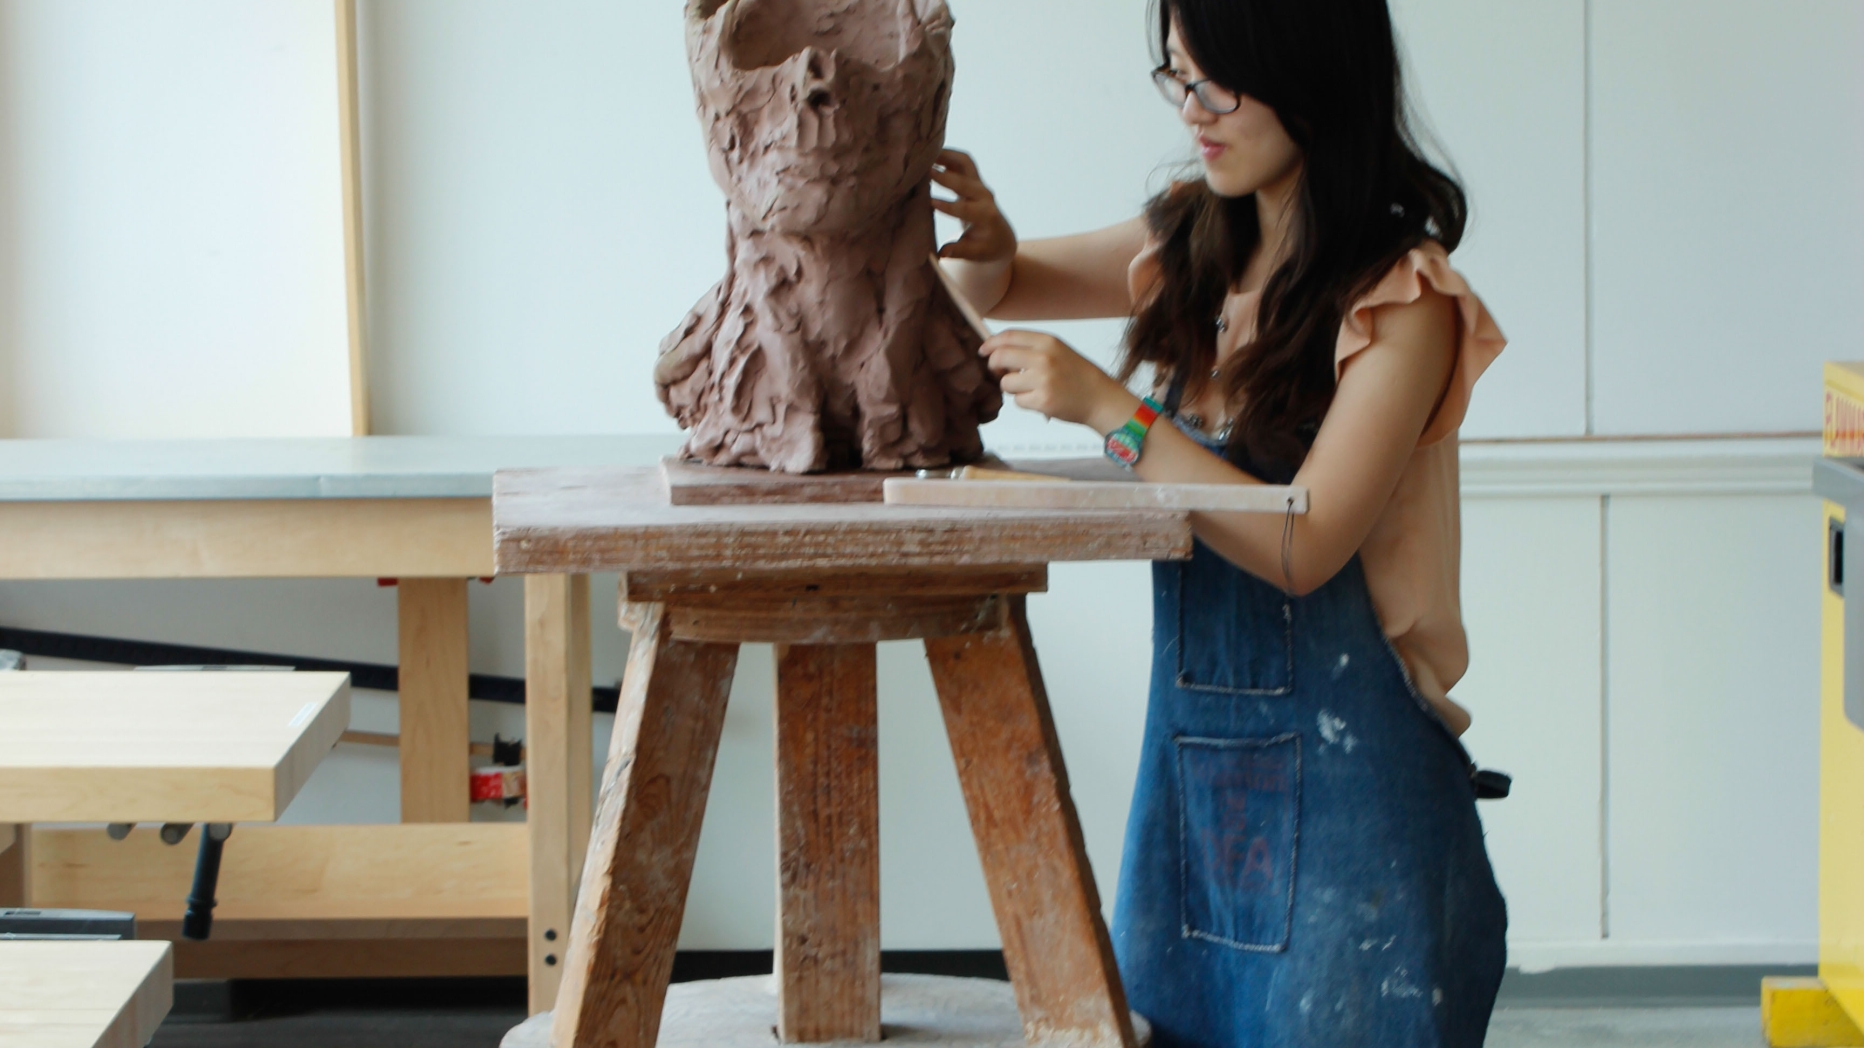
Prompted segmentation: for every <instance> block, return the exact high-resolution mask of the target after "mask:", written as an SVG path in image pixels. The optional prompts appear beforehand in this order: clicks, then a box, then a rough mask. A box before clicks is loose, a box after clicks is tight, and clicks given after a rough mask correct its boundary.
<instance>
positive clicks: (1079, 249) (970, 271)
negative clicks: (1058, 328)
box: [932, 150, 1146, 320]
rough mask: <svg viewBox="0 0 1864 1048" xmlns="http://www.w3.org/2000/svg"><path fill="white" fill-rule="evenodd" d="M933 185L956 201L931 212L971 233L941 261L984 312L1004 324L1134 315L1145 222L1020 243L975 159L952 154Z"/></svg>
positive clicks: (936, 201)
mask: <svg viewBox="0 0 1864 1048" xmlns="http://www.w3.org/2000/svg"><path fill="white" fill-rule="evenodd" d="M932 180H933V181H934V182H936V183H937V184H938V185H940V186H943V187H944V188H946V189H948V190H950V191H951V192H952V193H953V195H954V197H955V199H952V200H945V199H942V198H939V197H934V198H933V200H932V206H933V207H935V208H937V209H938V210H939V211H942V212H944V213H945V214H948V215H951V216H952V217H954V218H957V219H959V220H960V221H962V222H963V223H964V235H963V236H961V237H960V238H959V239H957V240H955V241H953V242H952V243H950V244H947V245H945V247H944V248H943V249H942V250H940V252H939V257H940V258H942V259H943V260H944V262H943V265H944V266H945V268H946V271H947V272H949V273H950V274H951V276H952V279H954V280H955V281H957V283H958V286H959V288H960V289H962V290H963V291H964V295H965V297H966V298H968V299H970V301H971V304H972V305H974V306H976V307H977V308H978V311H979V312H981V313H983V314H985V315H986V316H990V317H995V318H998V319H1003V320H1079V319H1086V318H1092V317H1125V316H1130V315H1131V314H1132V311H1133V302H1132V295H1131V293H1130V292H1129V291H1128V290H1127V278H1126V274H1127V269H1128V268H1129V267H1130V266H1131V265H1132V262H1133V259H1134V258H1136V257H1137V256H1138V255H1139V252H1140V251H1141V250H1142V249H1143V248H1144V247H1145V242H1146V227H1145V222H1144V220H1143V219H1139V218H1135V219H1132V220H1130V221H1127V222H1122V223H1120V224H1119V225H1116V226H1109V227H1108V228H1106V229H1101V230H1096V231H1094V232H1092V233H1082V234H1079V235H1076V236H1068V237H1054V238H1051V239H1046V240H1032V241H1028V242H1026V243H1019V242H1018V241H1017V239H1016V233H1015V232H1014V231H1013V230H1012V229H1011V228H1010V224H1009V220H1008V219H1006V218H1004V216H1003V213H1002V211H1000V210H999V209H998V208H997V202H996V197H995V196H994V195H993V194H992V193H991V191H990V188H989V187H988V186H986V185H985V184H984V181H983V179H982V177H981V176H980V175H979V174H978V171H977V165H976V163H975V162H974V161H972V159H971V158H970V157H969V156H967V155H966V154H964V153H960V152H958V151H956V150H946V151H945V152H944V153H942V154H940V155H939V164H938V166H937V167H935V168H934V169H933V172H932Z"/></svg>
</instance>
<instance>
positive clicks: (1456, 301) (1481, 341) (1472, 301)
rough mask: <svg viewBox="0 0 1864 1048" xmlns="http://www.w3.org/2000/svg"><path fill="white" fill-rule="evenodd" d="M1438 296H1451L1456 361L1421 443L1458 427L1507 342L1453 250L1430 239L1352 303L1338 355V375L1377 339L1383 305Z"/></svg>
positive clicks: (1406, 303)
mask: <svg viewBox="0 0 1864 1048" xmlns="http://www.w3.org/2000/svg"><path fill="white" fill-rule="evenodd" d="M1434 297H1441V298H1442V299H1447V300H1448V303H1449V305H1450V306H1452V307H1454V309H1455V313H1456V321H1457V323H1456V333H1455V336H1454V337H1455V341H1456V345H1455V354H1456V361H1455V364H1454V366H1453V367H1452V370H1451V373H1450V381H1449V386H1448V388H1447V389H1446V390H1445V391H1444V396H1443V400H1442V402H1441V403H1440V404H1439V405H1438V407H1437V410H1436V413H1435V414H1433V415H1432V416H1431V420H1430V423H1429V425H1427V426H1426V427H1425V430H1424V435H1423V438H1422V439H1421V440H1420V441H1419V443H1420V444H1433V443H1435V442H1437V441H1439V440H1441V439H1443V438H1444V437H1447V436H1449V435H1450V434H1451V433H1454V432H1455V431H1456V428H1457V427H1458V426H1460V425H1461V424H1462V421H1463V415H1464V414H1465V413H1466V412H1467V411H1468V407H1469V396H1470V392H1471V391H1472V390H1473V389H1474V388H1475V384H1476V379H1478V378H1480V377H1481V375H1482V372H1483V371H1485V370H1486V369H1487V368H1488V366H1489V364H1491V363H1492V362H1494V360H1495V358H1496V357H1497V356H1498V355H1499V354H1500V353H1501V351H1502V348H1503V347H1504V346H1506V345H1507V344H1508V342H1507V339H1506V338H1504V337H1503V335H1502V332H1501V328H1500V327H1498V326H1497V325H1496V323H1495V318H1494V317H1492V316H1490V315H1489V311H1488V307H1487V306H1485V305H1484V304H1483V302H1482V299H1481V298H1480V297H1478V296H1477V295H1476V292H1475V290H1474V289H1473V288H1471V287H1470V286H1469V281H1468V280H1467V279H1465V278H1464V277H1463V275H1462V274H1461V273H1459V272H1457V271H1456V269H1455V268H1454V267H1453V266H1451V265H1450V253H1449V252H1448V251H1446V250H1444V247H1443V245H1442V244H1440V243H1438V242H1437V241H1435V240H1425V241H1424V242H1422V243H1420V244H1419V245H1418V246H1416V247H1414V248H1412V249H1411V250H1409V251H1407V252H1405V254H1404V255H1403V256H1402V257H1401V258H1399V259H1398V260H1397V261H1396V262H1394V263H1393V264H1392V266H1391V268H1390V269H1388V270H1386V272H1385V275H1384V276H1382V277H1381V278H1379V281H1378V283H1376V284H1374V285H1373V286H1372V289H1371V290H1370V291H1367V292H1366V293H1365V294H1363V295H1361V296H1360V297H1359V298H1358V299H1357V300H1356V301H1355V302H1353V304H1352V306H1351V307H1350V308H1348V309H1347V310H1346V311H1345V313H1344V314H1343V316H1342V317H1341V320H1340V335H1339V339H1338V341H1337V342H1336V343H1335V346H1334V354H1333V366H1334V374H1335V376H1336V377H1337V376H1338V374H1339V371H1340V369H1341V368H1342V367H1343V366H1344V365H1345V364H1346V362H1347V361H1348V360H1350V359H1352V357H1353V355H1354V354H1356V353H1359V352H1360V351H1362V350H1364V349H1365V348H1366V347H1367V346H1370V345H1372V343H1373V341H1374V340H1376V339H1377V338H1378V335H1379V332H1378V316H1379V311H1380V310H1381V309H1382V308H1389V307H1406V306H1412V305H1414V304H1418V303H1420V302H1422V301H1424V300H1426V299H1429V298H1434Z"/></svg>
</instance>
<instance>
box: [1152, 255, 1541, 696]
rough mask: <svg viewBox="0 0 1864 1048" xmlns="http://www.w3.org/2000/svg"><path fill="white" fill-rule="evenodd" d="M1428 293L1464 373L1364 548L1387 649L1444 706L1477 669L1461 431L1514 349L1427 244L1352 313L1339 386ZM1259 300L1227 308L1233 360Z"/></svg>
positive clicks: (1234, 300)
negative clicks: (1354, 363)
mask: <svg viewBox="0 0 1864 1048" xmlns="http://www.w3.org/2000/svg"><path fill="white" fill-rule="evenodd" d="M1150 256H1151V251H1147V252H1145V253H1143V254H1141V255H1140V256H1139V258H1137V259H1135V260H1134V262H1133V269H1132V273H1131V279H1132V283H1133V289H1134V300H1135V301H1141V300H1143V295H1142V294H1141V291H1142V289H1144V290H1149V289H1150V288H1151V285H1152V282H1153V279H1155V277H1154V274H1156V272H1157V270H1156V266H1155V262H1154V260H1153V259H1152V258H1151V257H1150ZM1426 287H1429V288H1432V289H1434V290H1435V291H1437V292H1438V293H1439V294H1442V295H1445V296H1447V297H1448V298H1450V299H1452V300H1454V301H1455V303H1456V308H1457V316H1458V321H1459V323H1458V331H1457V349H1456V363H1455V366H1454V368H1453V369H1452V371H1451V372H1450V381H1449V384H1448V385H1447V386H1446V387H1445V389H1444V392H1443V399H1442V401H1441V402H1439V404H1438V405H1437V409H1436V411H1435V412H1434V413H1433V414H1432V415H1431V417H1430V420H1429V422H1427V423H1426V424H1425V427H1424V433H1423V435H1422V436H1421V437H1420V438H1419V439H1418V444H1417V449H1416V451H1414V452H1413V453H1412V455H1411V461H1410V463H1409V464H1408V465H1406V467H1405V471H1404V475H1403V476H1402V477H1401V478H1400V479H1399V481H1398V488H1397V490H1396V491H1394V492H1393V493H1392V498H1391V501H1390V502H1389V503H1387V504H1386V506H1385V510H1384V512H1383V513H1382V514H1381V515H1380V517H1379V519H1378V521H1377V523H1375V524H1374V525H1373V527H1372V532H1371V534H1370V535H1368V536H1367V537H1366V541H1365V544H1364V545H1362V546H1361V547H1360V548H1359V558H1360V563H1361V564H1362V565H1363V567H1364V568H1365V573H1366V586H1367V588H1368V589H1369V590H1370V591H1371V597H1372V606H1373V609H1374V610H1375V611H1376V612H1377V613H1378V617H1379V624H1380V625H1381V626H1382V627H1383V628H1384V631H1385V636H1386V639H1388V640H1389V641H1390V642H1391V645H1392V649H1393V650H1394V651H1395V652H1397V654H1398V657H1399V659H1400V661H1402V662H1403V663H1404V666H1405V669H1406V671H1407V672H1408V673H1409V674H1410V676H1411V683H1412V685H1413V686H1414V687H1415V688H1416V689H1417V691H1418V693H1419V694H1420V695H1422V696H1424V697H1425V698H1426V699H1429V700H1431V701H1432V702H1433V704H1437V703H1442V702H1444V701H1445V700H1447V699H1448V697H1449V691H1450V689H1451V688H1453V687H1455V686H1456V682H1457V681H1459V680H1461V679H1462V677H1463V673H1464V672H1465V671H1466V670H1467V669H1468V668H1469V641H1468V638H1467V636H1466V635H1465V633H1464V631H1463V608H1462V593H1461V564H1462V513H1461V496H1460V492H1459V484H1458V476H1457V434H1456V431H1457V428H1458V427H1459V426H1461V425H1462V422H1463V416H1464V414H1465V413H1466V412H1467V411H1468V409H1469V395H1470V391H1471V390H1472V389H1473V388H1474V387H1475V384H1476V379H1477V378H1479V377H1480V376H1481V375H1482V372H1483V371H1484V370H1485V369H1486V368H1487V367H1488V366H1489V364H1490V362H1492V361H1493V360H1494V359H1495V357H1496V355H1497V354H1499V353H1500V352H1501V351H1502V347H1503V346H1504V345H1506V344H1507V343H1506V340H1505V339H1504V338H1503V337H1502V333H1501V330H1500V329H1499V328H1497V327H1496V325H1495V321H1494V319H1493V318H1491V317H1490V316H1489V312H1488V310H1487V309H1486V308H1484V307H1483V305H1482V300H1481V299H1479V298H1477V297H1476V294H1475V292H1474V291H1472V290H1471V289H1470V287H1469V283H1468V281H1466V280H1464V279H1463V277H1462V274H1460V273H1458V272H1457V271H1456V270H1454V269H1452V268H1451V267H1450V258H1449V255H1448V253H1447V252H1445V251H1444V250H1443V247H1442V245H1440V244H1437V243H1436V242H1434V241H1426V242H1425V243H1424V244H1423V246H1421V247H1418V248H1416V249H1415V250H1413V251H1411V252H1410V253H1408V254H1406V255H1405V257H1404V258H1402V259H1400V260H1399V261H1398V263H1397V264H1396V265H1394V266H1393V267H1392V269H1391V271H1390V272H1388V273H1387V274H1386V275H1385V277H1384V278H1383V279H1382V280H1380V281H1379V283H1378V285H1377V286H1375V287H1374V288H1373V289H1372V290H1371V291H1370V292H1368V293H1367V294H1366V295H1365V296H1364V297H1362V298H1361V299H1360V300H1359V301H1357V302H1355V303H1354V304H1353V307H1352V308H1351V309H1349V310H1348V311H1347V313H1346V317H1345V319H1344V320H1343V321H1342V322H1341V324H1340V336H1339V340H1338V342H1337V343H1336V345H1335V349H1334V377H1335V378H1336V379H1337V378H1338V377H1339V374H1340V371H1341V369H1342V368H1343V367H1344V366H1345V365H1346V362H1347V361H1349V360H1351V359H1352V357H1353V355H1354V354H1355V353H1358V352H1360V351H1361V350H1364V349H1365V348H1366V347H1367V346H1369V345H1371V344H1372V343H1373V341H1374V340H1375V339H1376V338H1377V337H1378V331H1377V330H1376V324H1377V316H1376V314H1375V312H1374V311H1375V310H1376V309H1377V308H1378V307H1380V306H1386V305H1399V304H1403V303H1408V302H1415V301H1416V300H1417V299H1418V298H1419V297H1420V296H1422V295H1423V293H1424V289H1425V288H1426ZM1259 298H1260V295H1259V294H1258V293H1256V292H1246V293H1237V294H1232V295H1231V296H1230V297H1229V299H1228V300H1226V301H1225V303H1224V308H1223V315H1224V319H1225V321H1226V325H1225V329H1226V330H1225V332H1224V334H1222V335H1220V336H1219V338H1220V339H1222V340H1223V342H1224V343H1225V344H1220V345H1219V346H1218V352H1219V353H1220V354H1222V355H1224V356H1227V355H1228V354H1229V353H1230V352H1232V351H1234V350H1235V349H1236V348H1237V346H1239V345H1241V344H1243V343H1244V342H1245V341H1246V340H1248V339H1250V338H1253V337H1254V331H1255V312H1256V304H1257V301H1258V299H1259Z"/></svg>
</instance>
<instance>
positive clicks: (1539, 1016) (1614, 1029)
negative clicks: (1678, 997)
mask: <svg viewBox="0 0 1864 1048" xmlns="http://www.w3.org/2000/svg"><path fill="white" fill-rule="evenodd" d="M1764 1044H1765V1042H1764V1041H1763V1040H1762V1039H1761V1035H1760V1009H1759V1008H1503V1009H1500V1010H1498V1011H1497V1012H1496V1013H1495V1018H1494V1020H1493V1021H1491V1022H1490V1023H1489V1040H1488V1045H1487V1048H1760V1046H1762V1045H1764Z"/></svg>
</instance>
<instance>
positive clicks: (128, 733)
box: [0, 671, 349, 822]
mask: <svg viewBox="0 0 1864 1048" xmlns="http://www.w3.org/2000/svg"><path fill="white" fill-rule="evenodd" d="M348 723H349V675H348V674H343V673H126V672H112V673H75V672H37V671H25V672H17V673H5V674H0V815H4V816H5V817H7V818H10V819H17V820H24V821H30V822H61V821H62V822H135V821H142V820H151V821H171V822H270V821H272V820H275V819H277V818H278V816H279V815H280V814H282V813H283V812H284V810H285V808H286V806H287V805H289V804H290V803H291V800H292V798H293V797H295V796H296V795H297V792H298V790H299V788H300V787H302V786H303V785H304V783H305V781H306V780H308V779H309V778H310V776H311V772H312V771H313V770H315V769H316V767H317V764H318V762H319V761H321V760H323V758H324V756H325V755H326V754H328V753H329V752H330V749H331V747H333V746H335V745H336V741H337V738H338V737H339V736H341V735H342V734H343V729H344V728H345V727H346V726H347V725H348Z"/></svg>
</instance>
